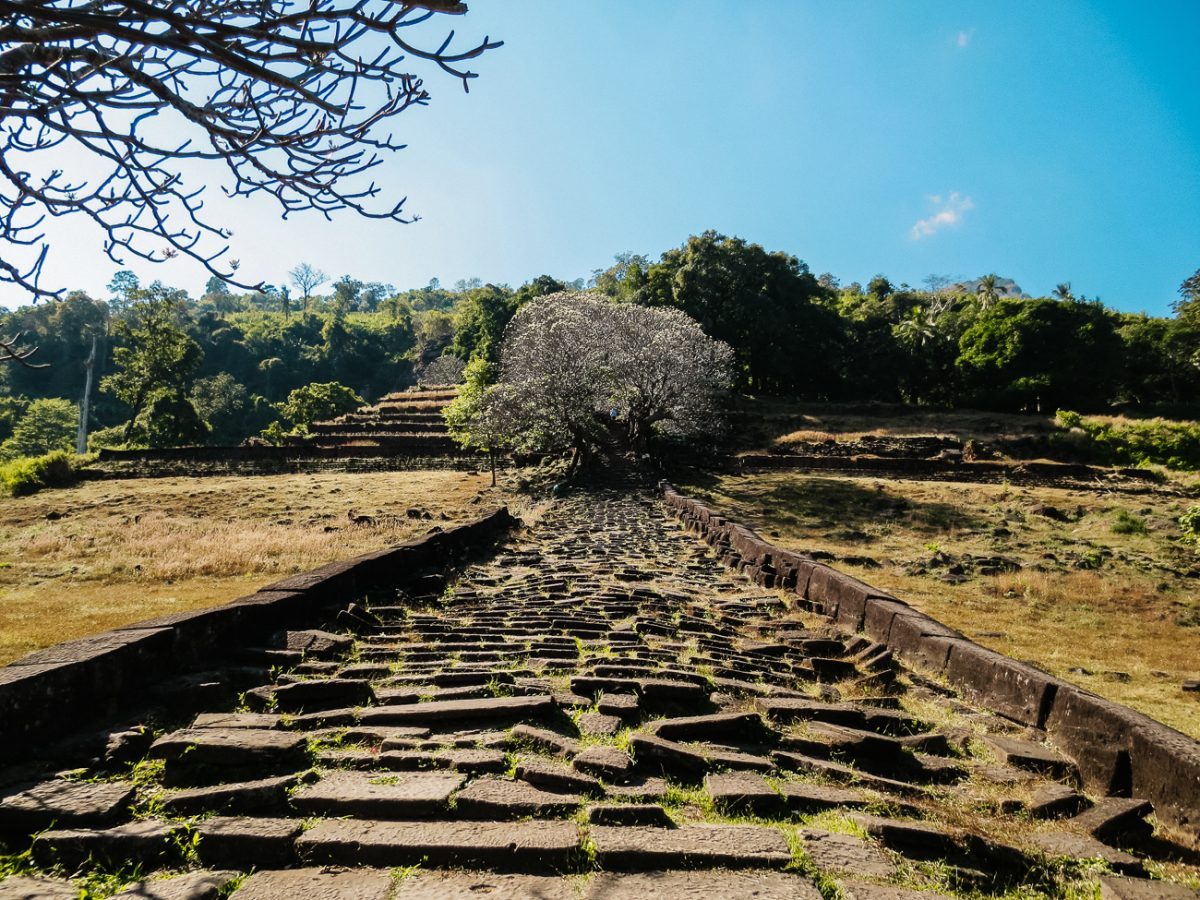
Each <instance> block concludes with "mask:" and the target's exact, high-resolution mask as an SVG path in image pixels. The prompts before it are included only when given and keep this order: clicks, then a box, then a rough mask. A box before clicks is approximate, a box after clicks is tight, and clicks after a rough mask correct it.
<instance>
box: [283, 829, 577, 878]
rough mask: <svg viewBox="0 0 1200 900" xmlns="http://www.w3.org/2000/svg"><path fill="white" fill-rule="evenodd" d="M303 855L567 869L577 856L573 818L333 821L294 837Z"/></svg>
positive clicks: (332, 860) (383, 862) (323, 860)
mask: <svg viewBox="0 0 1200 900" xmlns="http://www.w3.org/2000/svg"><path fill="white" fill-rule="evenodd" d="M296 849H297V851H298V852H299V853H300V856H301V858H302V859H305V860H309V861H311V862H313V863H315V864H324V865H352V866H363V865H366V866H409V865H415V864H418V863H420V864H422V865H430V866H465V867H479V868H488V869H497V870H500V871H512V870H514V869H519V870H521V871H524V872H529V873H544V872H563V871H568V870H570V869H571V868H572V866H574V865H575V864H576V862H577V860H578V857H579V854H580V852H581V851H580V849H579V829H578V827H577V826H576V825H575V824H574V823H573V822H537V821H534V822H378V821H368V820H348V819H331V820H327V821H324V822H320V823H318V824H317V825H316V826H315V827H313V828H311V829H309V830H308V831H306V832H305V833H304V834H302V835H301V836H300V837H299V839H297V841H296Z"/></svg>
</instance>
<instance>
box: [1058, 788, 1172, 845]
mask: <svg viewBox="0 0 1200 900" xmlns="http://www.w3.org/2000/svg"><path fill="white" fill-rule="evenodd" d="M1153 811H1154V806H1153V805H1152V804H1151V803H1150V802H1149V801H1147V800H1138V799H1136V798H1134V799H1128V798H1124V797H1106V798H1105V799H1103V800H1101V801H1100V802H1099V803H1097V804H1096V805H1095V806H1093V807H1092V808H1091V809H1089V810H1087V811H1086V812H1082V813H1080V814H1079V815H1077V816H1075V818H1073V819H1071V820H1070V821H1069V822H1067V823H1066V824H1067V825H1069V826H1070V827H1072V828H1078V829H1079V830H1081V831H1086V832H1087V833H1088V834H1090V835H1091V836H1092V837H1094V838H1096V839H1098V840H1101V841H1111V840H1114V839H1116V838H1119V837H1124V836H1129V835H1132V836H1135V837H1146V836H1148V835H1149V834H1150V831H1151V828H1150V824H1149V823H1148V822H1145V821H1143V820H1144V819H1145V817H1146V816H1148V815H1150V813H1152V812H1153Z"/></svg>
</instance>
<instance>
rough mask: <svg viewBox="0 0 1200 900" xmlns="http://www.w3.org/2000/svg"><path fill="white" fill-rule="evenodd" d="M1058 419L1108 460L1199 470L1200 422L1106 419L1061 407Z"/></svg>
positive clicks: (1119, 462) (1129, 464)
mask: <svg viewBox="0 0 1200 900" xmlns="http://www.w3.org/2000/svg"><path fill="white" fill-rule="evenodd" d="M1055 418H1056V419H1057V420H1058V424H1059V425H1060V426H1062V427H1063V428H1065V429H1068V430H1072V431H1074V432H1076V433H1082V434H1085V435H1087V437H1088V438H1089V439H1090V442H1091V444H1092V445H1093V446H1094V448H1095V449H1096V450H1097V451H1098V452H1099V454H1100V455H1101V456H1102V457H1103V458H1104V460H1105V461H1107V462H1109V463H1115V464H1119V465H1126V466H1144V465H1160V466H1166V467H1167V468H1168V469H1177V470H1185V471H1194V470H1196V469H1200V423H1197V422H1172V421H1169V420H1167V419H1147V420H1145V421H1136V422H1131V421H1118V422H1107V421H1103V420H1101V419H1092V418H1086V417H1084V416H1081V415H1080V414H1079V413H1077V412H1072V411H1070V410H1066V409H1060V410H1059V411H1058V412H1057V413H1056V414H1055Z"/></svg>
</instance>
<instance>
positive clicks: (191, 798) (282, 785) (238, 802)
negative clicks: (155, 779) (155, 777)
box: [162, 775, 298, 816]
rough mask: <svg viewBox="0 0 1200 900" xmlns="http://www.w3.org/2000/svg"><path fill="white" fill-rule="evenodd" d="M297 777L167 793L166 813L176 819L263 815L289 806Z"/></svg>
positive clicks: (216, 785) (164, 806)
mask: <svg viewBox="0 0 1200 900" xmlns="http://www.w3.org/2000/svg"><path fill="white" fill-rule="evenodd" d="M297 781H298V779H297V777H296V776H295V775H277V776H275V777H273V778H260V779H258V780H256V781H242V782H235V783H233V784H214V785H211V786H209V787H200V788H184V789H179V790H173V791H167V792H166V793H165V794H164V795H163V797H162V808H163V811H164V812H166V813H168V814H169V815H173V816H188V815H197V814H199V813H204V812H239V813H244V812H260V811H262V810H268V809H275V808H277V807H280V806H283V805H284V804H285V803H286V802H287V796H288V790H289V789H291V788H292V787H295V785H296V784H297Z"/></svg>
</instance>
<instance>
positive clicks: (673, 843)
mask: <svg viewBox="0 0 1200 900" xmlns="http://www.w3.org/2000/svg"><path fill="white" fill-rule="evenodd" d="M591 838H592V841H593V842H594V843H595V845H596V859H597V861H598V862H599V863H600V865H601V866H603V867H604V868H606V869H616V870H623V871H639V870H640V871H644V870H648V869H660V868H672V867H674V868H687V867H721V866H728V867H734V868H776V869H779V868H783V867H784V866H786V865H787V864H788V863H789V862H791V859H792V856H791V851H790V850H789V848H788V843H787V839H786V838H784V836H783V834H782V833H781V832H780V831H778V830H777V829H775V828H768V827H762V826H757V825H685V826H683V827H681V828H643V827H620V826H605V825H597V826H595V827H593V828H592V830H591Z"/></svg>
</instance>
